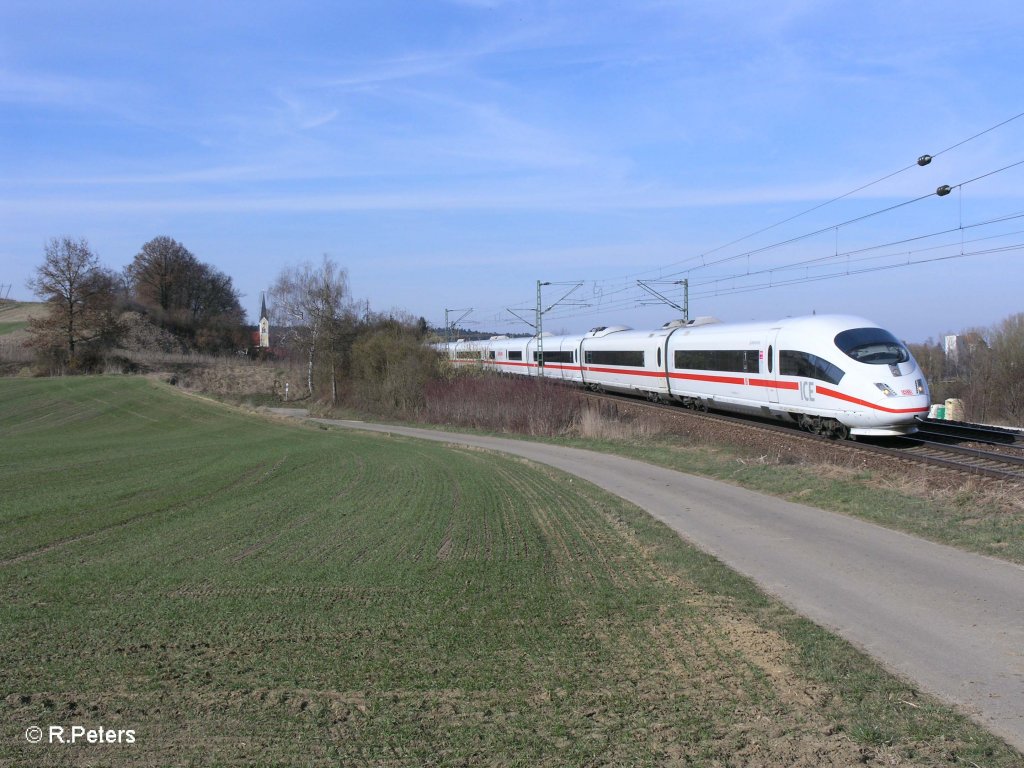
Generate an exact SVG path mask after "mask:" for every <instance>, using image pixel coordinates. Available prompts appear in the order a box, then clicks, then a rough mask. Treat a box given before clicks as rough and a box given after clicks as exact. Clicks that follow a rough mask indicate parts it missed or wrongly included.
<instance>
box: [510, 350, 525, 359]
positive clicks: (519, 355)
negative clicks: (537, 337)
mask: <svg viewBox="0 0 1024 768" xmlns="http://www.w3.org/2000/svg"><path fill="white" fill-rule="evenodd" d="M508 359H509V360H522V359H523V353H522V352H519V351H517V350H514V349H510V350H509V351H508Z"/></svg>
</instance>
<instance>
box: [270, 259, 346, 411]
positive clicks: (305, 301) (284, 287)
mask: <svg viewBox="0 0 1024 768" xmlns="http://www.w3.org/2000/svg"><path fill="white" fill-rule="evenodd" d="M270 295H271V307H272V308H271V310H270V311H271V314H272V315H273V316H274V317H273V319H274V322H275V324H276V325H277V327H278V328H279V329H280V333H281V334H282V336H283V337H284V339H285V341H286V343H288V344H290V345H291V346H293V347H294V348H295V349H296V350H297V351H299V352H300V353H301V354H303V355H304V356H305V358H306V360H307V368H306V386H307V388H308V390H309V394H310V396H312V395H313V392H314V373H315V371H314V369H315V367H316V365H317V364H319V363H323V364H324V365H326V366H328V367H329V369H330V383H331V400H332V402H336V401H337V398H338V375H337V374H338V363H339V359H340V357H339V356H340V355H341V354H343V350H342V349H341V345H339V344H338V343H337V342H338V341H339V337H340V336H341V335H343V334H344V333H345V327H346V326H350V325H351V321H352V319H353V310H352V307H351V297H350V294H349V288H348V274H347V273H346V271H345V270H344V269H343V268H341V267H338V266H337V265H336V264H335V263H334V262H333V261H332V260H331V259H330V258H328V257H327V256H326V255H325V256H324V257H323V261H322V262H321V264H320V266H319V267H313V266H312V265H311V264H309V263H308V262H306V263H303V264H301V265H299V266H298V267H289V268H286V269H284V270H282V271H281V273H280V275H278V278H277V280H276V281H275V283H274V285H273V287H272V288H271V291H270Z"/></svg>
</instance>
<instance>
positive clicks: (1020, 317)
mask: <svg viewBox="0 0 1024 768" xmlns="http://www.w3.org/2000/svg"><path fill="white" fill-rule="evenodd" d="M909 346H910V350H911V352H913V354H914V357H915V358H916V359H917V362H918V363H919V364H920V366H921V369H922V370H923V371H924V373H925V376H926V378H927V379H928V384H929V386H930V388H931V393H932V400H933V402H937V403H942V402H945V400H946V399H947V398H957V399H960V400H962V401H963V403H964V407H965V409H966V417H967V419H969V420H970V421H974V422H982V423H1001V424H1008V425H1011V426H1020V425H1024V313H1018V314H1015V315H1011V316H1010V317H1008V318H1006V319H1005V320H1003V321H1001V322H999V323H996V324H995V325H993V326H992V327H990V328H971V329H967V330H964V331H961V332H960V333H959V334H956V342H955V344H954V345H950V346H949V347H948V348H947V345H946V344H944V343H939V342H936V341H934V340H932V339H929V340H928V341H926V342H924V343H923V344H911V345H909Z"/></svg>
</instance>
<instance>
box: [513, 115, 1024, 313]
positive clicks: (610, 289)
mask: <svg viewBox="0 0 1024 768" xmlns="http://www.w3.org/2000/svg"><path fill="white" fill-rule="evenodd" d="M1022 117H1024V112H1021V113H1019V114H1016V115H1014V116H1012V117H1010V118H1008V119H1006V120H1003V121H1002V122H1000V123H997V124H996V125H993V126H991V127H989V128H986V129H985V130H983V131H979V132H978V133H976V134H974V135H972V136H969V137H967V138H965V139H962V140H960V141H958V142H956V143H954V144H951V145H950V146H948V147H945V148H944V149H941V150H939V151H937V152H935V153H933V154H931V155H924V156H922V158H920V159H921V160H924V159H925V158H928V161H929V162H930V160H931V159H934V158H936V157H939V156H941V155H944V154H946V153H948V152H950V151H952V150H954V149H957V148H959V147H961V146H963V145H965V144H967V143H969V142H970V141H973V140H975V139H977V138H979V137H981V136H984V135H986V134H988V133H991V132H992V131H995V130H997V129H998V128H1001V127H1003V126H1005V125H1007V124H1009V123H1012V122H1014V121H1015V120H1018V119H1020V118H1022ZM924 164H927V163H919V162H918V161H915V162H914V163H912V164H910V165H907V166H905V167H903V168H900V169H898V170H896V171H892V172H890V173H888V174H885V175H883V176H881V177H879V178H877V179H875V180H873V181H871V182H868V183H867V184H862V185H859V186H858V187H856V188H854V189H851V190H850V191H849V192H846V193H844V194H842V195H838V196H836V197H834V198H831V199H829V200H827V201H825V202H823V203H819V204H817V205H814V206H811V207H810V208H807V209H806V210H804V211H801V212H800V213H797V214H794V215H792V216H789V217H786V218H785V219H782V220H780V221H778V222H775V223H774V224H771V225H768V226H766V227H761V228H760V229H757V230H755V231H753V232H750V233H749V234H747V235H744V236H742V237H739V238H736V239H734V240H732V241H730V242H728V243H725V244H723V245H720V246H717V247H716V248H713V249H711V250H709V251H705V252H703V253H701V254H699V255H696V256H692V257H689V258H687V259H683V260H680V261H677V262H673V263H670V264H667V265H664V266H662V267H660V268H656V269H653V268H652V269H648V270H644V271H641V272H637V273H634V274H631V275H625V276H620V277H616V278H609V279H605V280H595V281H590V282H591V284H592V286H593V290H594V293H595V296H599V300H597V301H596V302H595V304H594V305H592V306H589V307H587V308H586V311H571V310H563V311H558V312H555V313H552V315H551V320H553V321H557V320H564V319H570V318H573V317H587V316H595V315H599V314H611V313H614V312H616V311H618V310H624V309H627V308H630V307H636V306H638V302H639V300H640V295H639V289H638V288H637V286H636V284H635V282H634V281H633V278H636V277H639V276H641V275H651V274H657V275H658V277H659V278H660V279H668V278H673V277H680V276H683V275H686V276H688V278H689V279H690V280H691V286H696V285H701V284H706V282H707V281H703V282H702V280H701V279H700V278H699V277H695V276H694V275H693V273H694V272H696V271H699V270H704V269H707V268H710V267H714V266H719V265H722V264H727V263H731V262H734V261H737V260H741V259H747V260H748V261H749V260H750V259H751V257H755V256H759V255H762V254H764V253H766V252H769V251H772V250H775V249H779V248H782V247H785V246H787V245H792V244H794V243H797V242H801V241H804V240H808V239H812V238H814V237H817V236H820V235H822V234H824V233H827V232H831V231H835V232H836V233H837V236H838V232H839V230H840V229H842V228H846V227H851V226H853V225H855V224H858V223H861V222H863V221H865V220H868V219H871V218H873V217H877V216H880V215H883V214H885V213H889V212H892V211H895V210H899V209H902V208H905V207H907V206H911V205H913V204H916V203H920V202H922V201H924V200H927V199H929V198H932V197H934V196H935V195H936V192H929V193H927V194H924V195H920V196H918V197H915V198H911V199H909V200H904V201H902V202H899V203H896V204H894V205H889V206H886V207H884V208H881V209H879V210H876V211H871V212H868V213H865V214H862V215H860V216H856V217H854V218H851V219H847V220H845V221H842V222H838V223H835V224H831V225H828V226H825V227H820V228H817V229H814V230H812V231H809V232H806V233H803V234H798V235H795V236H793V237H789V238H786V239H784V240H780V241H778V242H775V243H770V244H768V245H764V246H761V247H759V248H755V249H751V250H749V251H744V252H742V253H738V254H733V255H730V256H726V257H724V258H720V259H713V260H710V261H709V260H708V259H707V256H709V255H711V254H714V253H718V252H720V251H722V250H725V249H726V248H729V247H731V246H733V245H736V244H738V243H740V242H743V241H745V240H748V239H750V238H752V237H755V236H757V235H759V234H763V233H764V232H768V231H770V230H772V229H775V228H777V227H779V226H782V225H784V224H787V223H790V222H792V221H794V220H796V219H799V218H801V217H802V216H805V215H808V214H810V213H813V212H814V211H818V210H820V209H822V208H825V207H827V206H829V205H831V204H834V203H836V202H838V201H841V200H843V199H845V198H848V197H850V196H852V195H854V194H856V193H858V192H861V191H863V190H865V189H868V188H870V187H872V186H875V185H877V184H879V183H881V182H883V181H886V180H887V179H891V178H893V177H895V176H898V175H899V174H901V173H904V172H906V171H908V170H910V169H912V168H914V167H915V166H918V165H924ZM1021 165H1024V160H1020V161H1017V162H1014V163H1010V164H1008V165H1005V166H1002V167H1000V168H996V169H994V170H991V171H988V172H986V173H983V174H980V175H978V176H975V177H973V178H970V179H967V180H964V181H961V182H958V183H957V184H952V185H944V187H940V189H947V190H952V189H960V190H961V191H962V190H963V188H964V187H965V186H967V185H970V184H972V183H975V182H977V181H980V180H982V179H986V178H988V177H991V176H994V175H996V174H999V173H1003V172H1005V171H1008V170H1010V169H1013V168H1016V167H1018V166H1021ZM940 194H941V193H940ZM1014 217H1015V216H1010V217H1001V218H996V219H991V220H989V221H988V222H976V223H974V224H970V225H966V226H965V225H964V224H963V222H962V219H961V222H960V224H959V226H958V227H953V228H949V229H943V230H939V231H936V232H930V233H927V234H923V235H917V236H914V237H911V238H904V239H902V240H900V241H892V242H890V243H882V244H875V245H871V246H867V247H865V248H861V249H857V250H856V251H846V252H843V253H839V251H838V248H837V249H836V251H835V252H834V253H833V254H830V255H826V256H821V257H815V258H813V259H810V260H806V259H805V260H802V261H800V262H795V263H792V264H784V265H776V266H773V267H767V268H764V269H762V270H757V271H754V272H750V271H749V269H748V271H747V272H746V273H740V275H754V274H766V273H770V272H773V271H774V272H782V271H785V270H787V269H796V268H800V267H802V266H804V265H806V264H808V263H814V262H820V263H826V262H827V261H828V260H830V259H832V260H834V259H836V258H845V259H849V258H850V257H851V255H853V254H854V253H857V252H863V251H868V250H877V249H883V248H887V247H892V246H894V245H897V244H899V243H906V242H910V241H914V240H924V239H928V238H934V237H939V236H941V235H943V234H948V233H951V232H962V230H964V229H967V228H971V227H981V226H985V225H987V224H993V223H998V222H999V221H1003V220H1006V219H1007V218H1014ZM1002 236H1005V235H1002ZM837 242H838V241H837ZM950 245H952V244H950ZM959 245H960V246H961V247H963V245H964V242H963V241H962V240H961V241H960V243H959ZM943 247H945V246H943ZM1017 248H1018V247H1017V246H1014V247H1010V248H1007V249H995V250H989V251H984V252H982V251H975V252H964V253H963V254H957V257H960V256H964V257H968V256H977V255H982V254H983V253H996V252H1004V250H1016V249H1017ZM923 250H927V249H923ZM915 252H917V251H915ZM912 253H913V252H912ZM942 258H943V259H944V258H953V257H951V256H950V257H942ZM697 260H700V262H701V263H700V264H699V265H696V266H693V267H690V268H688V269H682V270H677V271H674V272H673V271H669V270H671V269H672V268H673V267H678V266H680V265H683V264H690V263H693V262H695V261H697ZM935 260H939V259H928V260H922V261H919V262H914V263H922V264H923V263H928V262H929V261H935ZM894 266H907V265H906V264H901V265H886V266H879V267H874V268H872V269H871V270H869V271H875V270H880V269H889V268H893V267H894ZM836 276H842V273H837V275H836ZM738 278H739V276H733V277H732V279H738ZM725 279H729V278H722V277H718V278H710V277H709V278H708V280H717V281H722V280H725ZM817 279H827V278H818V277H814V278H808V279H807V282H810V281H812V280H817ZM795 282H796V281H793V282H787V283H786V284H794V283H795ZM778 284H779V283H776V284H775V285H778ZM763 287H764V288H768V287H773V285H771V284H769V285H765V286H763ZM760 289H761V288H758V289H757V290H760ZM749 290H755V289H752V288H744V289H742V292H747V291H749ZM735 292H741V291H740V289H737V290H736V291H735ZM722 293H723V292H721V291H720V292H718V293H716V294H714V295H722ZM701 295H702V294H694V293H692V292H691V297H693V298H697V297H700V296H701ZM524 309H525V307H524ZM581 309H583V308H581ZM494 321H495V322H496V323H497V324H499V325H501V324H504V325H510V324H514V321H512V320H510V319H509V318H508V317H502V314H501V312H496V313H495V314H494Z"/></svg>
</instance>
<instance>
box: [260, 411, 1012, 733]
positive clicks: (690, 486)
mask: <svg viewBox="0 0 1024 768" xmlns="http://www.w3.org/2000/svg"><path fill="white" fill-rule="evenodd" d="M272 410H273V411H274V412H275V413H278V414H280V415H286V416H300V417H304V416H306V412H305V411H303V410H299V409H287V408H279V409H272ZM315 421H319V422H322V423H325V424H331V425H335V426H340V427H348V428H353V429H363V430H372V431H376V432H385V433H391V434H398V435H406V436H409V437H416V438H422V439H425V440H435V441H440V442H444V443H450V444H458V445H468V446H474V447H478V448H485V449H489V450H494V451H501V452H504V453H509V454H514V455H516V456H522V457H524V458H527V459H530V460H532V461H536V462H540V463H543V464H548V465H550V466H552V467H556V468H558V469H560V470H563V471H565V472H568V473H570V474H572V475H575V476H577V477H580V478H583V479H584V480H588V481H589V482H591V483H593V484H594V485H597V486H600V487H601V488H604V489H605V490H607V491H610V492H611V493H614V494H615V495H617V496H620V497H621V498H623V499H626V500H627V501H630V502H632V503H633V504H636V505H637V506H639V507H641V508H643V509H645V510H647V512H648V513H650V514H651V515H653V516H654V517H656V518H657V519H659V520H661V521H662V522H664V523H665V524H666V525H668V526H669V527H671V528H672V529H673V530H675V531H677V532H678V533H679V534H680V535H681V536H683V538H685V539H687V540H689V541H691V542H693V543H694V544H696V545H697V546H698V547H700V548H701V549H703V550H705V551H707V552H710V553H711V554H713V555H715V556H716V557H717V558H719V559H720V560H722V561H723V562H724V563H726V564H728V565H729V566H730V567H731V568H733V569H735V570H737V571H739V572H740V573H743V574H745V575H747V576H749V577H750V578H752V579H754V580H755V581H756V582H757V583H758V584H759V585H760V586H761V587H762V588H763V589H765V590H766V591H767V592H770V593H771V594H773V595H775V596H777V597H778V598H780V599H781V600H782V601H783V602H785V603H786V604H787V605H789V606H791V607H792V608H794V609H795V610H796V611H798V612H799V613H801V614H803V615H804V616H807V617H809V618H811V619H813V620H814V621H816V622H817V623H819V624H821V625H822V626H825V627H828V628H829V629H831V630H833V631H835V632H837V633H838V634H840V635H841V636H842V637H844V638H846V639H847V640H849V641H851V642H852V643H854V644H855V645H857V646H858V647H860V648H862V649H864V650H865V651H867V652H868V653H869V654H871V655H872V656H873V657H874V658H876V659H878V660H879V661H881V662H882V663H883V664H884V665H886V666H887V667H888V668H889V669H890V670H892V671H894V672H896V673H898V674H900V675H902V676H904V677H906V678H908V679H910V680H913V681H915V683H916V684H917V685H919V686H920V687H921V688H922V689H924V690H926V691H930V692H931V693H934V694H936V695H938V696H940V697H941V698H943V699H945V700H947V701H949V702H952V703H954V704H956V705H958V706H959V707H960V708H961V709H962V710H964V711H966V712H967V713H968V714H970V715H971V716H972V717H974V719H976V720H977V721H979V722H980V723H982V724H983V725H984V726H985V727H987V728H988V729H989V730H991V731H992V732H994V733H996V734H998V735H999V736H1001V737H1003V738H1004V739H1006V740H1007V741H1008V742H1009V743H1010V744H1012V745H1013V746H1015V747H1016V748H1017V749H1020V750H1022V751H1024V568H1021V567H1020V566H1016V565H1013V564H1011V563H1007V562H1003V561H1001V560H996V559H994V558H989V557H985V556H982V555H975V554H970V553H967V552H962V551H960V550H957V549H953V548H951V547H947V546H943V545H941V544H933V543H931V542H928V541H925V540H923V539H919V538H916V537H914V536H910V535H907V534H903V533H899V532H896V531H891V530H889V529H886V528H882V527H879V526H877V525H873V524H871V523H866V522H863V521H860V520H857V519H855V518H851V517H846V516H844V515H839V514H835V513H832V512H825V511H822V510H820V509H814V508H811V507H805V506H802V505H800V504H793V503H791V502H787V501H782V500H780V499H775V498H772V497H769V496H763V495H761V494H757V493H754V492H752V491H747V490H744V489H741V488H736V487H734V486H731V485H727V484H724V483H720V482H716V481H713V480H707V479H704V478H700V477H694V476H691V475H686V474H683V473H681V472H676V471H673V470H670V469H663V468H660V467H656V466H653V465H650V464H644V463H643V462H639V461H634V460H631V459H625V458H621V457H618V456H611V455H605V454H600V453H594V452H590V451H584V450H580V449H576V448H566V447H562V446H555V445H546V444H543V443H531V442H524V441H519V440H511V439H504V438H496V437H486V436H479V435H462V434H456V433H450V432H440V431H434V430H428V429H416V428H412V427H394V426H383V425H377V424H370V423H365V422H358V421H344V420H334V419H315Z"/></svg>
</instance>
